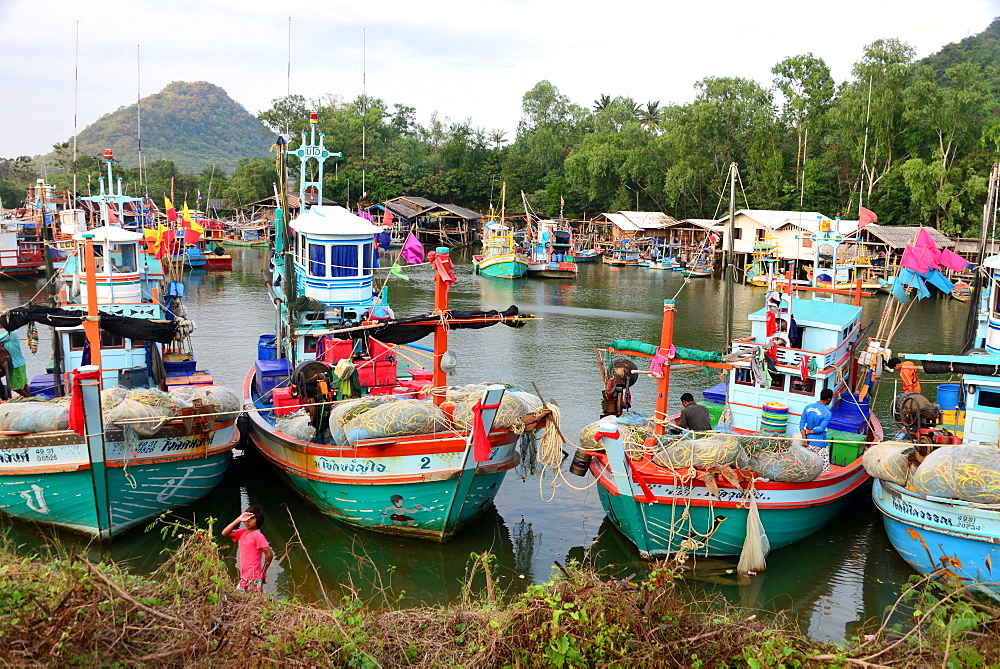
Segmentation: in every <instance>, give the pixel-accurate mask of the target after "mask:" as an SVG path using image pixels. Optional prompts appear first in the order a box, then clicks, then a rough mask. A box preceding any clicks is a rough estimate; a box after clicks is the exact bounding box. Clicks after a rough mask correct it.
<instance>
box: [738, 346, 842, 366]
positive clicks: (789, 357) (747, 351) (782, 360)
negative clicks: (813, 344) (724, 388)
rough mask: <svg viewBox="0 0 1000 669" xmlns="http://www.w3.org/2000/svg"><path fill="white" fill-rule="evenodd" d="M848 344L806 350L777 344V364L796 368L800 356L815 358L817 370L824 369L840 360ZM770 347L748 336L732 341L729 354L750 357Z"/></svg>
mask: <svg viewBox="0 0 1000 669" xmlns="http://www.w3.org/2000/svg"><path fill="white" fill-rule="evenodd" d="M848 345H849V340H848V341H844V342H842V343H841V344H840V345H839V346H836V347H834V348H829V349H826V350H825V351H807V350H804V349H799V348H792V347H790V346H778V349H777V358H778V359H777V365H778V366H781V367H794V368H798V367H799V365H801V364H802V358H803V357H808V358H816V364H817V365H818V369H819V370H824V369H827V368H829V367H833V366H834V365H836V364H837V362H838V361H839V360H841V359H842V358H843V356H844V354H845V353H846V352H847V347H848ZM762 348H763V349H768V348H770V346H769V345H767V344H760V343H757V342H755V341H753V340H752V339H750V338H747V339H739V340H736V341H734V342H733V343H732V350H731V352H730V355H732V356H735V357H737V358H751V357H754V356H755V355H756V354H757V351H758V350H759V349H762Z"/></svg>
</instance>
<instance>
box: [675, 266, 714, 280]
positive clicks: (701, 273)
mask: <svg viewBox="0 0 1000 669" xmlns="http://www.w3.org/2000/svg"><path fill="white" fill-rule="evenodd" d="M714 273H715V265H714V264H708V263H696V264H693V265H688V266H687V267H682V268H681V274H683V275H684V276H688V277H692V278H704V277H709V276H712V275H713V274H714Z"/></svg>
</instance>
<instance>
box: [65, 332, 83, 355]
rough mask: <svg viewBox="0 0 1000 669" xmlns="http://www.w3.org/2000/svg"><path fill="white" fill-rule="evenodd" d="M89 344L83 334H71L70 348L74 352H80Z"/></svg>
mask: <svg viewBox="0 0 1000 669" xmlns="http://www.w3.org/2000/svg"><path fill="white" fill-rule="evenodd" d="M86 343H87V335H86V334H85V333H83V332H70V333H69V347H70V348H71V349H73V350H74V351H79V350H81V349H82V348H83V345H84V344H86Z"/></svg>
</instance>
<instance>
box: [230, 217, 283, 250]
mask: <svg viewBox="0 0 1000 669" xmlns="http://www.w3.org/2000/svg"><path fill="white" fill-rule="evenodd" d="M271 229H272V224H271V223H269V222H267V221H257V222H253V223H246V224H230V225H228V226H226V228H225V230H224V231H223V234H222V241H223V242H224V243H225V244H226V245H227V246H267V245H268V244H270V243H271Z"/></svg>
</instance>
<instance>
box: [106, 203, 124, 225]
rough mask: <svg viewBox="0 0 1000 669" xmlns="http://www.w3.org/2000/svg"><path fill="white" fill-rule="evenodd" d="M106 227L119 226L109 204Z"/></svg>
mask: <svg viewBox="0 0 1000 669" xmlns="http://www.w3.org/2000/svg"><path fill="white" fill-rule="evenodd" d="M108 225H121V221H120V220H118V216H117V215H116V214H115V210H114V208H113V207H112V206H111V205H110V204H109V205H108Z"/></svg>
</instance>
